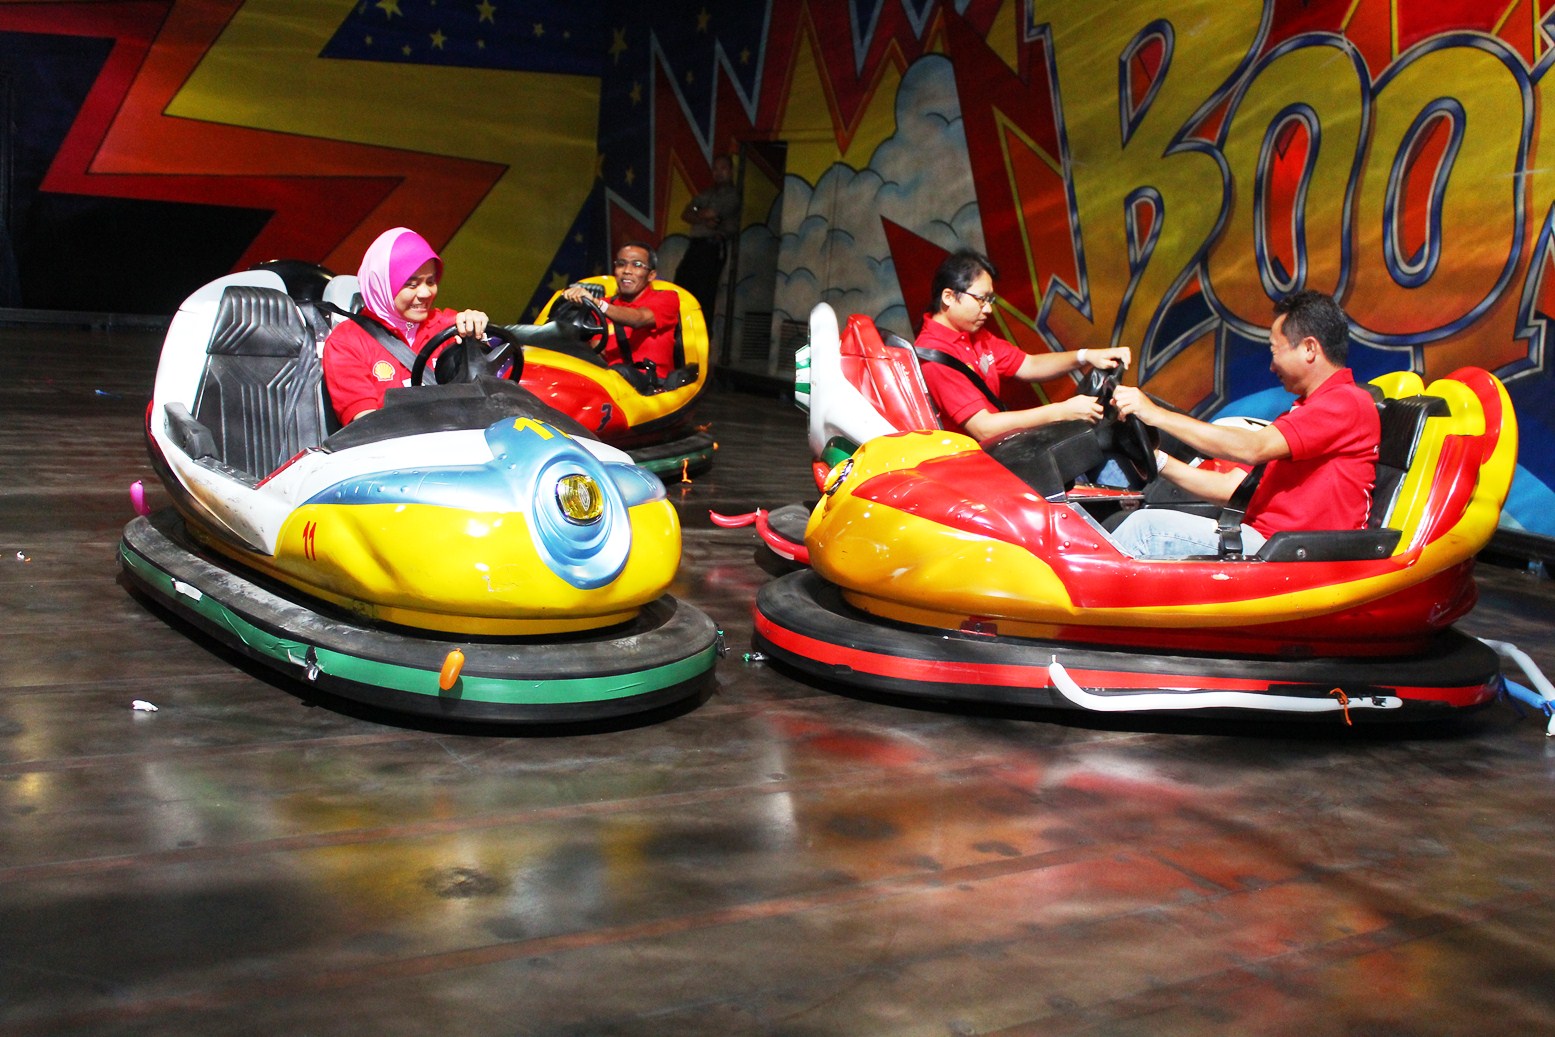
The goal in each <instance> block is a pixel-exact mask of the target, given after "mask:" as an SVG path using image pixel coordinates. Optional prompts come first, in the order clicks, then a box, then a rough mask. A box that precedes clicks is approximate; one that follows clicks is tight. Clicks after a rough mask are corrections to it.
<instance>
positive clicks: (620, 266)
mask: <svg viewBox="0 0 1555 1037" xmlns="http://www.w3.org/2000/svg"><path fill="white" fill-rule="evenodd" d="M615 265H616V269H617V270H625V269H626V268H627V267H631V268H632V269H633V270H647V269H648V264H647V263H644V262H643V261H642V260H640V259H618V260H616V264H615Z"/></svg>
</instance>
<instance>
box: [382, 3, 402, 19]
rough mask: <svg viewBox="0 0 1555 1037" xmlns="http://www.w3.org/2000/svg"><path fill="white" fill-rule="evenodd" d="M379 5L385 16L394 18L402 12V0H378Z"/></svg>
mask: <svg viewBox="0 0 1555 1037" xmlns="http://www.w3.org/2000/svg"><path fill="white" fill-rule="evenodd" d="M378 7H379V8H380V9H381V10H382V11H383V16H384V17H385V18H393V17H394V16H395V15H397V14H400V0H378ZM401 16H402V17H403V15H401Z"/></svg>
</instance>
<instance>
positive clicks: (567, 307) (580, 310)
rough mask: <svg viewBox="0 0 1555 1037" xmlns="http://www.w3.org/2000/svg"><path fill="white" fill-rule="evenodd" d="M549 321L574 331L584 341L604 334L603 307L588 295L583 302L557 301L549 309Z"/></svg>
mask: <svg viewBox="0 0 1555 1037" xmlns="http://www.w3.org/2000/svg"><path fill="white" fill-rule="evenodd" d="M550 317H551V320H553V321H555V322H556V323H557V324H561V325H565V326H566V327H569V328H571V329H573V330H574V331H576V332H577V333H578V334H579V335H580V336H582V337H583V338H584V339H591V338H593V337H594V336H596V335H603V334H604V333H605V309H604V305H603V304H602V303H600V302H599V300H597V299H595V298H594V296H593V295H589V296H588V297H587V298H586V300H585V301H584V302H581V303H577V302H573V301H572V300H571V299H558V300H557V301H556V305H555V306H552V307H551V313H550Z"/></svg>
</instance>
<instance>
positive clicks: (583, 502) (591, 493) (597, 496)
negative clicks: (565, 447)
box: [556, 475, 605, 526]
mask: <svg viewBox="0 0 1555 1037" xmlns="http://www.w3.org/2000/svg"><path fill="white" fill-rule="evenodd" d="M556 503H557V505H558V506H560V507H561V509H562V514H563V515H565V516H567V521H568V522H575V523H577V524H578V525H580V526H581V525H587V524H588V523H590V522H598V521H599V516H600V515H602V514H604V511H605V495H604V493H603V492H601V490H600V488H599V483H597V482H595V481H594V480H593V479H592V478H590V477H589V476H587V475H564V476H562V477H561V478H560V479H559V480H557V482H556Z"/></svg>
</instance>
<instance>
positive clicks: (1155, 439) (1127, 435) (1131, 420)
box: [1079, 367, 1161, 486]
mask: <svg viewBox="0 0 1555 1037" xmlns="http://www.w3.org/2000/svg"><path fill="white" fill-rule="evenodd" d="M1120 374H1122V371H1121V369H1119V368H1112V369H1111V370H1106V371H1103V370H1102V369H1101V368H1099V367H1093V368H1091V370H1090V371H1089V372H1088V373H1087V374H1086V376H1085V378H1084V380H1083V381H1082V382H1081V383H1080V388H1079V393H1080V395H1082V396H1094V397H1095V398H1096V399H1098V400H1100V401H1101V405H1102V416H1101V422H1100V423H1099V424H1097V426H1096V439H1097V442H1098V443H1099V444H1100V445H1101V448H1102V450H1103V452H1105V453H1106V454H1107V455H1108V456H1109V457H1112V458H1114V459H1116V460H1117V461H1118V462H1119V464H1121V465H1122V467H1123V470H1124V473H1125V474H1127V475H1128V476H1129V482H1130V484H1133V483H1134V482H1136V481H1137V482H1138V483H1139V485H1140V486H1144V485H1145V484H1147V483H1149V482H1151V481H1153V480H1154V479H1155V477H1156V475H1157V472H1156V463H1155V451H1156V447H1158V446H1160V444H1161V434H1160V433H1159V432H1157V431H1156V430H1155V429H1153V428H1151V427H1150V426H1149V425H1146V424H1145V423H1144V422H1143V421H1140V420H1139V418H1138V417H1137V416H1135V415H1133V414H1130V415H1129V416H1128V417H1126V418H1123V419H1122V420H1121V421H1120V420H1119V416H1118V408H1117V407H1115V406H1113V403H1112V393H1113V390H1115V389H1116V388H1117V387H1118V376H1119V375H1120Z"/></svg>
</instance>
